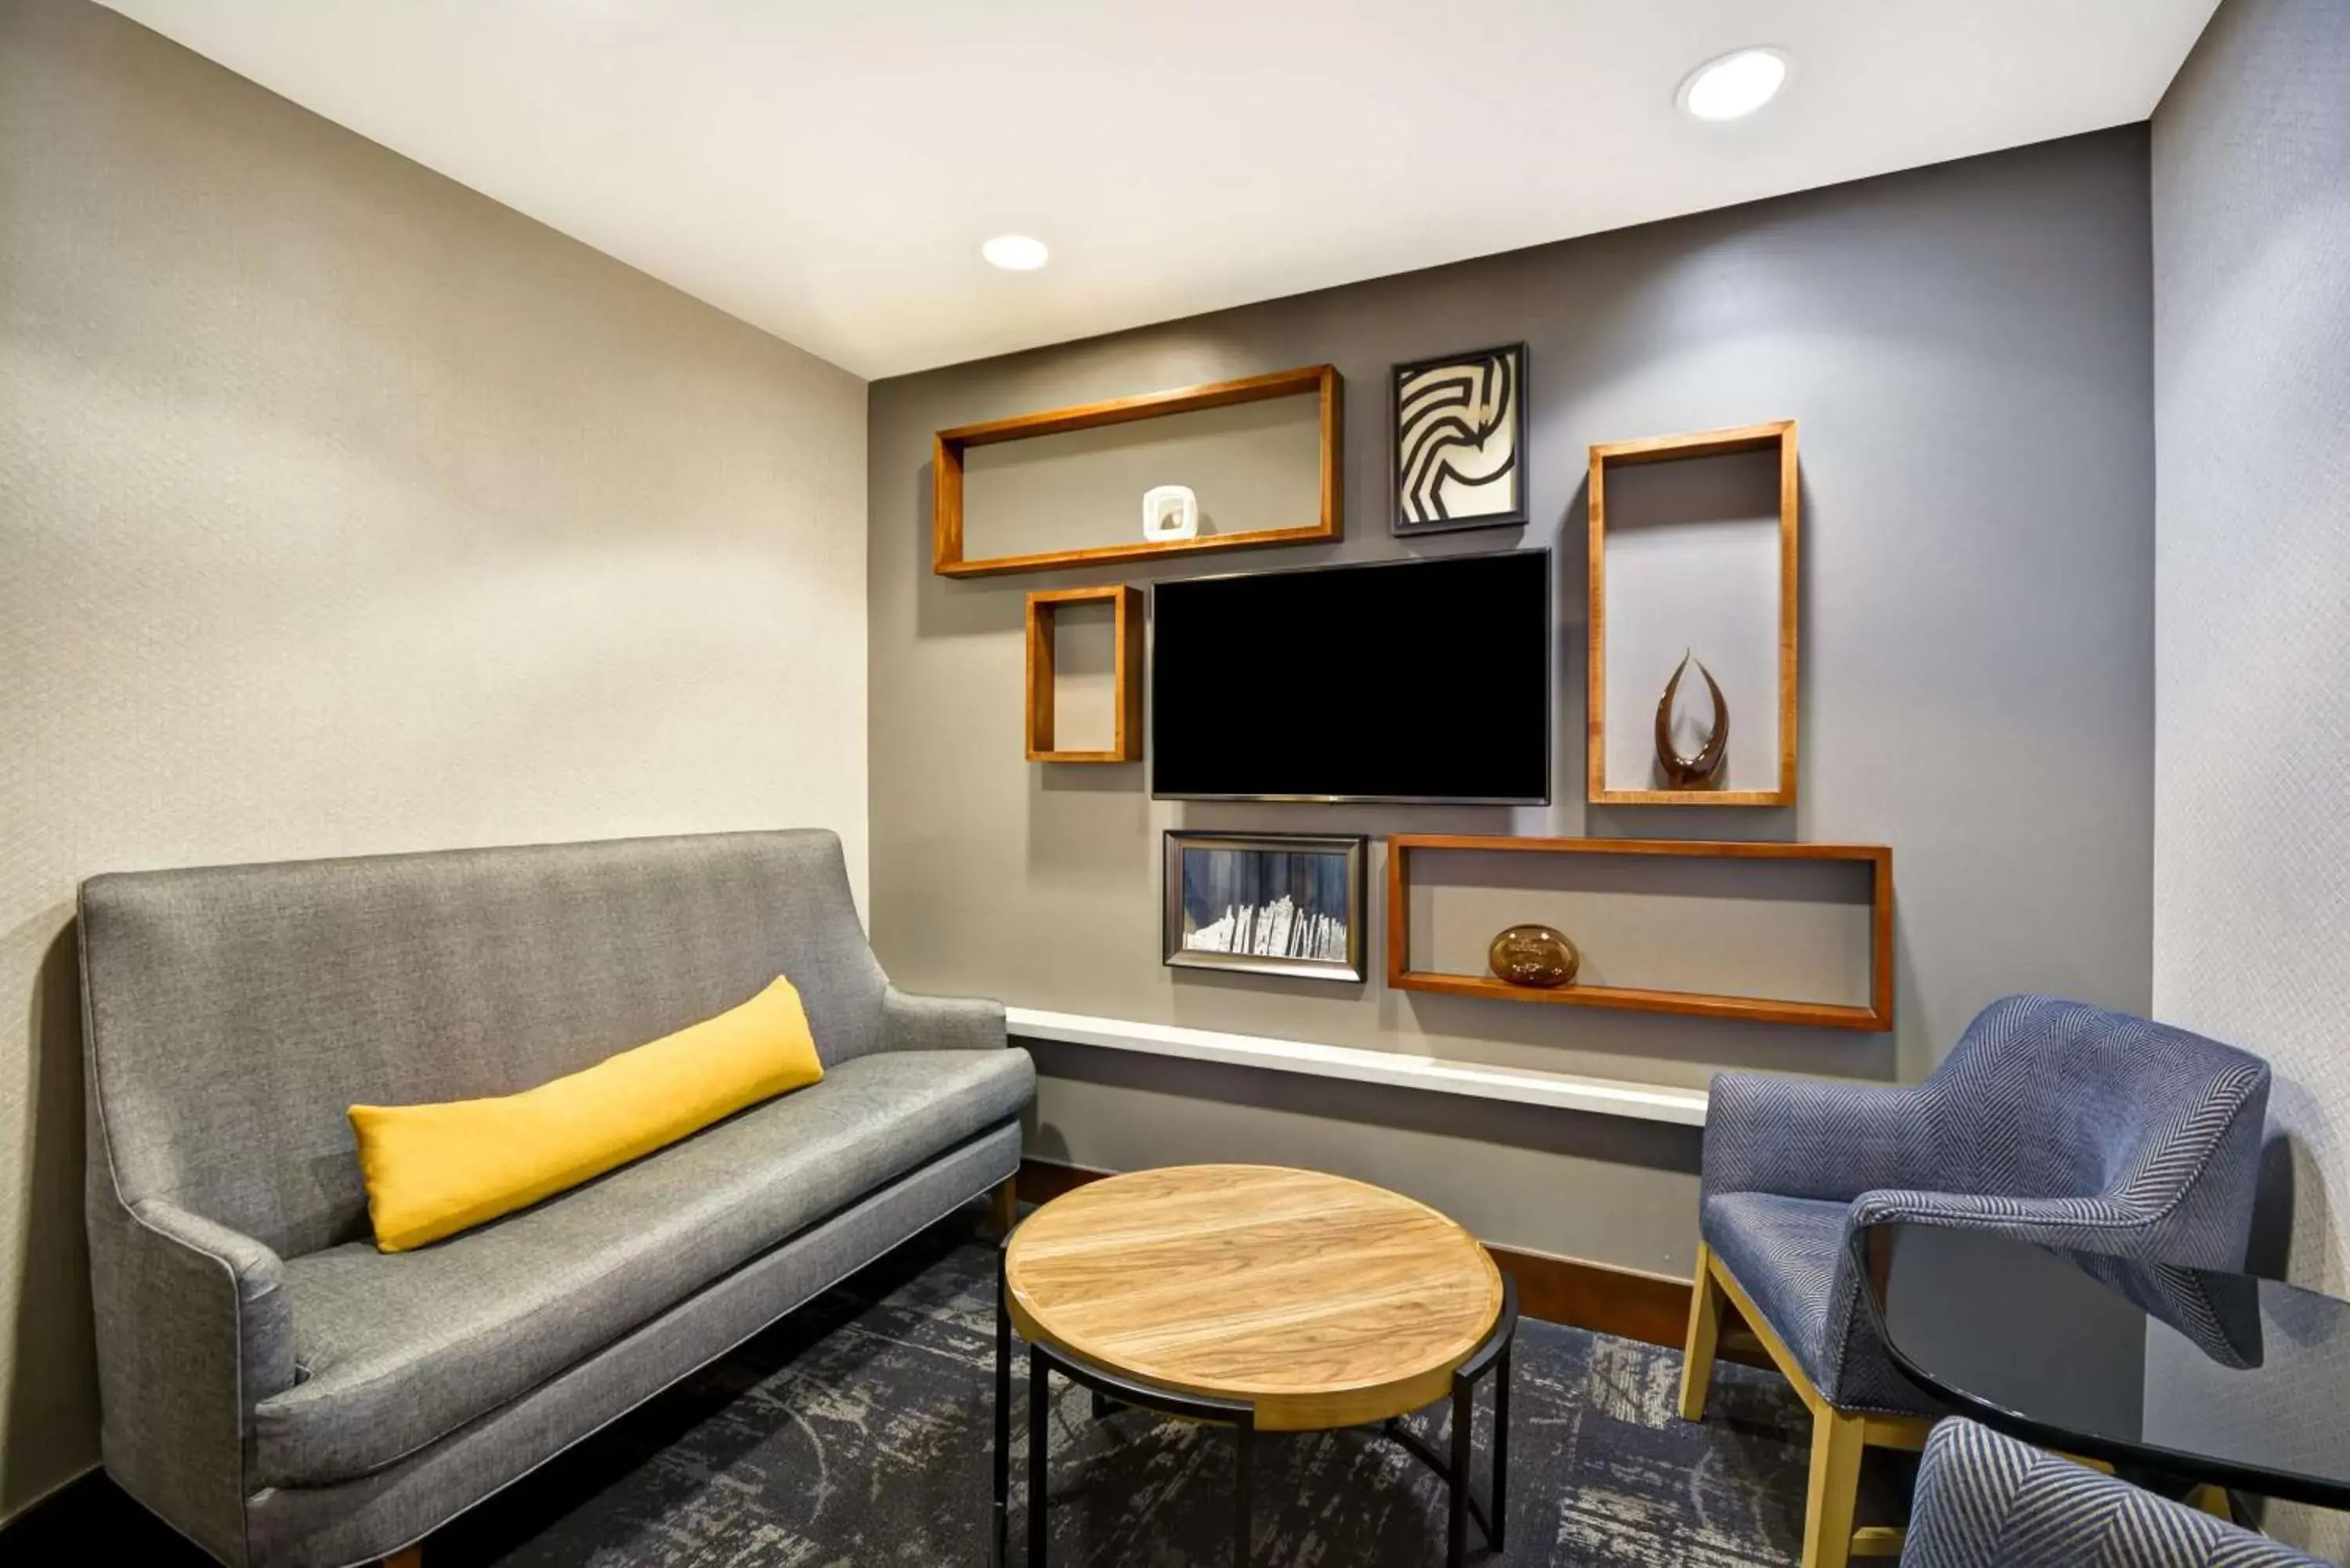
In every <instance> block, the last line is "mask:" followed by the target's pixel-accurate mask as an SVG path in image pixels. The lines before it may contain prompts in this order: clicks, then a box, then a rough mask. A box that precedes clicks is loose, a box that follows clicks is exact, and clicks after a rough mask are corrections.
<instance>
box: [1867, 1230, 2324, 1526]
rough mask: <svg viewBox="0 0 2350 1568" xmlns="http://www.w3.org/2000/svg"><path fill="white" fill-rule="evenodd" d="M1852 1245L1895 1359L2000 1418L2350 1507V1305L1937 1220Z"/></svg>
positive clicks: (2073, 1445)
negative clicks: (1959, 1226)
mask: <svg viewBox="0 0 2350 1568" xmlns="http://www.w3.org/2000/svg"><path fill="white" fill-rule="evenodd" d="M1852 1245H1853V1250H1854V1253H1855V1262H1856V1263H1857V1264H1858V1266H1859V1268H1860V1270H1861V1277H1862V1278H1863V1279H1864V1280H1865V1281H1866V1290H1864V1291H1863V1292H1862V1299H1863V1301H1864V1302H1866V1305H1867V1310H1868V1314H1869V1317H1870V1321H1871V1324H1873V1326H1874V1327H1875V1328H1876V1330H1877V1335H1878V1337H1879V1338H1880V1339H1882V1340H1883V1341H1884V1343H1885V1347H1886V1350H1887V1353H1888V1354H1889V1355H1891V1357H1892V1360H1893V1364H1894V1366H1897V1367H1898V1368H1899V1369H1900V1370H1901V1372H1902V1373H1903V1374H1904V1375H1905V1376H1908V1378H1909V1379H1910V1380H1911V1381H1913V1382H1915V1383H1916V1384H1918V1386H1919V1387H1921V1388H1924V1389H1925V1390H1926V1391H1927V1392H1928V1393H1930V1394H1932V1395H1934V1396H1936V1397H1939V1398H1940V1399H1942V1400H1945V1401H1947V1402H1948V1403H1949V1404H1950V1405H1951V1406H1952V1407H1955V1408H1956V1409H1958V1410H1960V1411H1961V1412H1963V1413H1964V1414H1966V1415H1969V1416H1971V1417H1974V1418H1975V1419H1977V1420H1979V1421H1981V1422H1982V1423H1983V1425H1985V1426H1987V1427H1992V1428H1998V1429H1999V1430H2002V1431H2004V1432H2007V1433H2009V1434H2010V1435H2012V1436H2014V1437H2018V1438H2022V1439H2024V1440H2025V1441H2027V1442H2031V1443H2036V1444H2038V1445H2040V1446H2042V1447H2043V1448H2049V1449H2059V1450H2061V1451H2063V1452H2065V1453H2071V1454H2079V1455H2083V1456H2085V1457H2087V1458H2090V1459H2104V1460H2106V1462H2108V1463H2110V1464H2113V1465H2115V1466H2116V1467H2117V1468H2119V1469H2124V1470H2126V1471H2132V1472H2140V1473H2143V1474H2145V1475H2147V1476H2149V1477H2153V1478H2167V1479H2168V1480H2171V1481H2173V1482H2184V1483H2208V1484H2211V1485H2216V1486H2221V1487H2226V1488H2229V1489H2230V1490H2240V1491H2246V1492H2251V1493H2255V1494H2258V1495H2261V1496H2263V1497H2275V1498H2287V1499H2291V1500H2293V1501H2298V1502H2307V1503H2314V1504H2316V1505H2317V1506H2319V1507H2322V1508H2336V1509H2340V1508H2350V1302H2344V1301H2338V1300H2336V1299H2334V1297H2332V1296H2326V1295H2320V1294H2318V1293H2316V1292H2314V1291H2306V1290H2301V1289H2298V1288H2296V1287H2294V1286H2292V1285H2286V1284H2279V1283H2277V1282H2274V1281H2272V1280H2261V1279H2255V1278H2253V1277H2252V1276H2251V1275H2249V1274H2231V1273H2221V1272H2214V1271H2211V1270H2207V1269H2187V1268H2177V1267H2171V1266H2168V1265H2159V1264H2146V1263H2133V1262H2125V1261H2122V1260H2120V1259H2116V1258H2109V1257H2101V1256H2098V1255H2095V1254H2092V1253H2085V1252H2073V1251H2062V1250H2060V1249H2056V1248H2052V1247H2043V1246H2039V1245H2037V1244H2034V1243H2033V1242H2029V1241H2016V1240H2013V1239H2012V1238H2010V1237H2006V1236H2001V1235H1997V1234H1994V1233H1991V1232H1988V1231H1970V1230H1960V1229H1955V1228H1948V1227H1942V1226H1936V1225H1927V1224H1913V1223H1908V1222H1902V1223H1896V1224H1887V1225H1873V1226H1869V1227H1866V1228H1865V1229H1863V1230H1861V1231H1856V1232H1855V1234H1854V1237H1853V1241H1852Z"/></svg>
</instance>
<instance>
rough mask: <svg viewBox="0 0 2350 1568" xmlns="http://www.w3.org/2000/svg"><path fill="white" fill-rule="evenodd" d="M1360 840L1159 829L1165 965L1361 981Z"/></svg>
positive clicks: (1362, 854)
mask: <svg viewBox="0 0 2350 1568" xmlns="http://www.w3.org/2000/svg"><path fill="white" fill-rule="evenodd" d="M1369 843H1370V840H1369V839H1367V838H1365V837H1362V836H1340V835H1319V834H1291V833H1278V834H1275V833H1251V834H1233V833H1170V834H1168V835H1167V867H1166V902H1167V909H1166V928H1165V958H1166V961H1167V962H1168V963H1169V964H1170V966H1172V967H1174V968H1178V969H1222V970H1245V971H1252V972H1253V973H1257V974H1281V975H1289V976H1292V977H1293V978H1295V979H1299V980H1336V981H1361V980H1362V978H1363V860H1364V857H1365V855H1366V854H1367V848H1368V846H1369Z"/></svg>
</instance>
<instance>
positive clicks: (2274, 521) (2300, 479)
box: [2153, 0, 2350, 1557]
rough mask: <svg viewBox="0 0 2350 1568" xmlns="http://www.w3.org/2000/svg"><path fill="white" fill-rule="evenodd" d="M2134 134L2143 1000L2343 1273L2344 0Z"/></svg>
mask: <svg viewBox="0 0 2350 1568" xmlns="http://www.w3.org/2000/svg"><path fill="white" fill-rule="evenodd" d="M2153 151H2154V254H2155V317H2154V322H2155V325H2154V342H2155V431H2156V438H2157V442H2158V452H2159V454H2160V460H2159V464H2158V470H2157V478H2156V512H2155V515H2156V561H2157V565H2158V583H2159V589H2158V596H2157V620H2156V625H2157V628H2158V632H2159V637H2158V642H2157V652H2156V656H2155V702H2156V708H2155V711H2156V743H2155V823H2154V827H2155V832H2154V844H2155V859H2154V1006H2155V1010H2156V1012H2158V1014H2159V1015H2160V1016H2162V1017H2163V1018H2165V1019H2168V1020H2170V1021H2171V1022H2174V1023H2183V1024H2185V1025H2187V1026H2188V1027H2189V1028H2192V1029H2199V1030H2202V1031H2204V1032H2205V1033H2211V1034H2216V1035H2219V1036H2220V1038H2222V1039H2224V1040H2229V1041H2232V1042H2233V1043H2235V1044H2239V1045H2242V1046H2244V1047H2246V1048H2247V1049H2249V1050H2252V1051H2257V1052H2259V1053H2260V1054H2262V1055H2263V1056H2265V1057H2267V1058H2268V1059H2269V1062H2270V1064H2272V1066H2273V1067H2274V1069H2275V1072H2276V1085H2275V1088H2274V1090H2273V1091H2272V1095H2271V1098H2270V1110H2271V1121H2272V1126H2273V1127H2275V1128H2276V1129H2277V1130H2278V1131H2279V1132H2280V1133H2282V1148H2283V1149H2284V1150H2285V1151H2286V1153H2287V1155H2288V1156H2289V1168H2290V1171H2291V1181H2290V1188H2291V1192H2292V1198H2293V1202H2292V1216H2291V1217H2292V1220H2293V1224H2292V1226H2291V1236H2290V1261H2289V1272H2290V1273H2291V1276H2292V1277H2293V1279H2295V1280H2297V1281H2299V1282H2303V1283H2305V1284H2309V1285H2313V1286H2315V1287H2317V1288H2319V1289H2323V1290H2327V1291H2331V1292H2333V1293H2336V1294H2341V1293H2350V1003H2345V1001H2344V998H2343V983H2342V982H2343V977H2344V976H2345V974H2350V809H2345V806H2344V804H2343V800H2342V789H2341V779H2342V773H2343V763H2344V753H2345V750H2350V5H2343V4H2341V3H2340V0H2227V4H2225V5H2222V6H2220V10H2219V13H2218V14H2217V15H2216V16H2214V17H2213V19H2212V21H2211V25H2210V28H2209V29H2208V30H2207V31H2206V32H2205V34H2204V36H2203V38H2202V41H2201V42H2200V43H2199V44H2198V45H2197V46H2196V49H2195V52H2194V54H2193V55H2191V56H2189V58H2188V61H2187V64H2186V65H2185V66H2184V67H2182V68H2181V69H2180V71H2179V74H2178V79H2177V80H2176V81H2174V82H2173V83H2172V84H2171V87H2170V90H2169V92H2168V94H2167V95H2166V96H2165V97H2164V99H2163V100H2162V105H2161V107H2160V109H2158V110H2157V111H2156V113H2155V117H2154V135H2153ZM2283 1529H2284V1530H2285V1531H2286V1532H2288V1533H2291V1534H2292V1535H2293V1536H2294V1537H2295V1538H2297V1539H2301V1540H2303V1541H2304V1542H2307V1543H2309V1544H2311V1545H2312V1546H2313V1547H2314V1548H2315V1549H2317V1550H2320V1551H2323V1552H2326V1553H2327V1554H2328V1555H2331V1556H2335V1557H2340V1556H2343V1555H2345V1554H2350V1518H2345V1516H2340V1515H2335V1516H2332V1517H2331V1518H2330V1520H2327V1521H2323V1522H2321V1521H2318V1520H2316V1519H2314V1518H2309V1517H2303V1519H2302V1520H2301V1521H2300V1522H2298V1523H2295V1522H2291V1521H2288V1522H2286V1523H2285V1524H2284V1525H2283Z"/></svg>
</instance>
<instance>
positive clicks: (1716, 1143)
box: [1703, 1073, 1935, 1203]
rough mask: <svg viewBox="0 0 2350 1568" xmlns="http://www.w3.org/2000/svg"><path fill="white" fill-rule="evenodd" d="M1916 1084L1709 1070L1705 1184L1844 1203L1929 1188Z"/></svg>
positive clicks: (1927, 1139)
mask: <svg viewBox="0 0 2350 1568" xmlns="http://www.w3.org/2000/svg"><path fill="white" fill-rule="evenodd" d="M1925 1113H1926V1106H1924V1104H1923V1103H1922V1102H1921V1100H1920V1097H1919V1094H1918V1089H1917V1088H1916V1087H1914V1086H1912V1087H1908V1088H1892V1087H1877V1086H1876V1085H1856V1084H1823V1083H1814V1082H1811V1081H1808V1080H1805V1079H1801V1078H1776V1077H1771V1076H1768V1075H1763V1074H1760V1073H1717V1074H1715V1075H1714V1078H1713V1087H1712V1091H1711V1095H1710V1096H1709V1098H1708V1101H1707V1106H1706V1118H1705V1156H1704V1165H1703V1169H1704V1177H1703V1182H1704V1190H1705V1191H1706V1192H1708V1193H1715V1192H1773V1193H1777V1194H1779V1195H1780V1196H1782V1197H1785V1198H1818V1199H1830V1200H1833V1201H1835V1202H1839V1203H1843V1202H1849V1201H1851V1200H1852V1199H1855V1198H1857V1197H1859V1196H1860V1195H1861V1194H1862V1193H1864V1192H1866V1191H1869V1190H1870V1189H1874V1188H1885V1187H1929V1186H1932V1185H1933V1184H1934V1181H1935V1176H1934V1172H1933V1170H1932V1169H1931V1166H1932V1163H1933V1143H1932V1134H1931V1128H1930V1126H1929V1117H1928V1116H1927V1115H1926V1114H1925Z"/></svg>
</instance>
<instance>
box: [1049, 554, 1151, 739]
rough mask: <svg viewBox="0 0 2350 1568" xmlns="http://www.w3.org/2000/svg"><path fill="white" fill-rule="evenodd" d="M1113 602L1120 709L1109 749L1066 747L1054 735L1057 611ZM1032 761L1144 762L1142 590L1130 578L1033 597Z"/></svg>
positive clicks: (1112, 632)
mask: <svg viewBox="0 0 2350 1568" xmlns="http://www.w3.org/2000/svg"><path fill="white" fill-rule="evenodd" d="M1071 604H1107V605H1109V606H1111V607H1112V609H1113V619H1112V622H1111V628H1110V637H1111V639H1112V643H1113V647H1114V649H1115V651H1114V652H1113V653H1112V655H1111V669H1112V672H1113V674H1112V680H1113V682H1114V684H1115V685H1116V686H1117V688H1118V698H1117V713H1116V717H1115V719H1114V720H1113V732H1112V734H1111V738H1110V747H1109V750H1107V751H1106V752H1065V751H1062V750H1060V749H1059V748H1058V747H1057V746H1056V745H1055V743H1054V736H1053V616H1054V612H1055V611H1056V610H1058V609H1059V608H1060V607H1062V606H1063V605H1071ZM1028 760H1029V761H1030V762H1032V763H1139V762H1140V761H1141V760H1142V590H1141V589H1140V588H1138V587H1132V586H1130V585H1128V584H1125V583H1109V584H1107V585H1105V586H1103V587H1098V588H1053V589H1049V590H1046V591H1044V592H1039V593H1033V594H1030V595H1029V596H1028Z"/></svg>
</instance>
